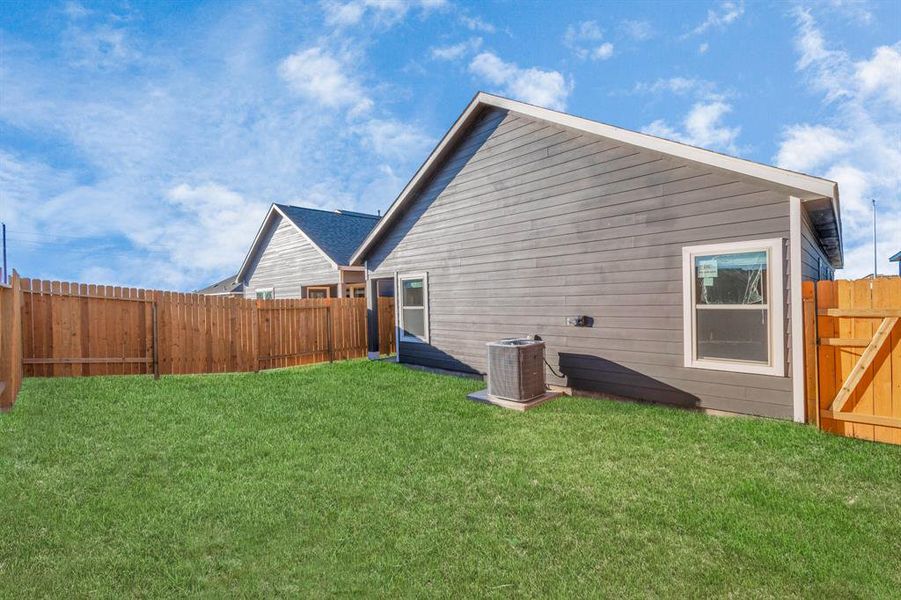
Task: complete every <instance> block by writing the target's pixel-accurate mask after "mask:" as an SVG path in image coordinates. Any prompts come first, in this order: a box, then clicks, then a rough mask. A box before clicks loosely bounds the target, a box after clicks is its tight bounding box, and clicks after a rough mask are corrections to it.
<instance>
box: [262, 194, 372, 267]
mask: <svg viewBox="0 0 901 600" xmlns="http://www.w3.org/2000/svg"><path fill="white" fill-rule="evenodd" d="M276 206H278V208H279V209H280V210H281V211H282V212H283V213H285V215H286V216H287V217H288V218H289V219H291V221H293V222H294V224H295V225H297V227H299V228H300V229H301V231H303V232H304V233H305V234H307V236H309V238H310V239H311V240H313V243H314V244H316V245H317V246H319V247H320V248H321V249H322V251H323V252H325V253H326V254H328V255H329V257H330V258H331V259H332V260H333V261H335V262H336V263H338V264H339V265H347V264H350V257H351V256H352V255H353V253H354V251H355V250H356V249H357V248H358V247H359V246H360V244H362V243H363V240H364V239H366V236H367V235H369V232H370V231H372V228H373V227H375V224H376V223H378V222H379V217H377V216H376V215H367V214H363V213H358V212H350V211H346V210H334V211H328V210H319V209H315V208H301V207H299V206H288V205H287V204H276Z"/></svg>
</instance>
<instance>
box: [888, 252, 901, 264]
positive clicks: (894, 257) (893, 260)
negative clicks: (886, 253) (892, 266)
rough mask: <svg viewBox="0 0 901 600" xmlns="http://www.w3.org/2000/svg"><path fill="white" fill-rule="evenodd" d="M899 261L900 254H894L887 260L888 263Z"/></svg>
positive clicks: (900, 258) (900, 259)
mask: <svg viewBox="0 0 901 600" xmlns="http://www.w3.org/2000/svg"><path fill="white" fill-rule="evenodd" d="M899 261H901V252H896V253H895V254H893V255H892V256H891V257H890V258H889V262H899Z"/></svg>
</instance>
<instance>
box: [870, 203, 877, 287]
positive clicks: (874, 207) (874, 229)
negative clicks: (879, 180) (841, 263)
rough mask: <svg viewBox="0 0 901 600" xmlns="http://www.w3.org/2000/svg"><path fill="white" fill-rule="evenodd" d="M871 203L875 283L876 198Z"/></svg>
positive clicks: (874, 274)
mask: <svg viewBox="0 0 901 600" xmlns="http://www.w3.org/2000/svg"><path fill="white" fill-rule="evenodd" d="M871 200H872V201H873V281H876V265H877V264H878V256H879V255H878V253H877V251H876V198H871Z"/></svg>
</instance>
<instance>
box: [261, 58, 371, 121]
mask: <svg viewBox="0 0 901 600" xmlns="http://www.w3.org/2000/svg"><path fill="white" fill-rule="evenodd" d="M278 73H279V75H280V76H281V77H282V79H284V80H285V81H286V82H287V83H288V84H289V85H290V86H291V89H293V90H294V91H295V92H297V93H299V94H301V95H303V96H306V97H308V98H310V99H312V100H315V101H316V102H318V103H319V104H322V105H324V106H329V107H337V108H344V107H347V108H350V110H351V111H352V112H353V113H357V114H359V113H362V112H364V111H366V110H368V109H369V108H371V107H372V100H370V99H369V97H368V96H367V95H366V92H365V91H364V90H363V87H362V85H361V84H360V83H359V81H357V80H356V79H355V78H353V77H351V76H350V75H348V74H347V72H346V66H345V64H344V62H343V61H342V60H341V59H339V58H338V57H336V56H333V55H332V54H330V53H328V52H327V51H326V50H324V49H323V48H320V47H313V48H307V49H306V50H301V51H299V52H297V53H295V54H292V55H291V56H289V57H288V58H286V59H284V60H283V61H282V63H281V64H280V65H279V68H278Z"/></svg>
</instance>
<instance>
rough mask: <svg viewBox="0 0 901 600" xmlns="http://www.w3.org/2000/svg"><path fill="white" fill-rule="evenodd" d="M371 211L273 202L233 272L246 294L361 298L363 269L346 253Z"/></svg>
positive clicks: (370, 222)
mask: <svg viewBox="0 0 901 600" xmlns="http://www.w3.org/2000/svg"><path fill="white" fill-rule="evenodd" d="M378 220H379V218H378V217H377V216H375V215H366V214H363V213H357V212H350V211H345V210H334V211H327V210H317V209H313V208H301V207H298V206H287V205H284V204H273V205H272V207H271V208H270V209H269V212H268V213H267V214H266V218H265V219H264V220H263V224H262V225H261V226H260V230H259V231H258V232H257V235H256V238H254V240H253V244H252V245H251V246H250V250H249V251H248V252H247V256H246V258H245V259H244V263H243V264H242V265H241V269H240V270H239V271H238V274H237V275H236V276H235V281H236V282H237V283H239V284H242V285H243V286H244V296H245V297H247V298H334V297H339V298H351V297H354V298H361V297H363V296H364V295H365V276H366V273H365V269H364V268H363V267H362V266H357V267H351V266H348V265H349V264H350V255H351V254H353V251H354V249H356V248H357V247H358V246H359V245H360V242H362V241H363V239H364V238H365V237H366V235H367V234H368V233H369V232H370V231H371V230H372V228H373V227H374V226H375V224H376V223H377V222H378Z"/></svg>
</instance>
